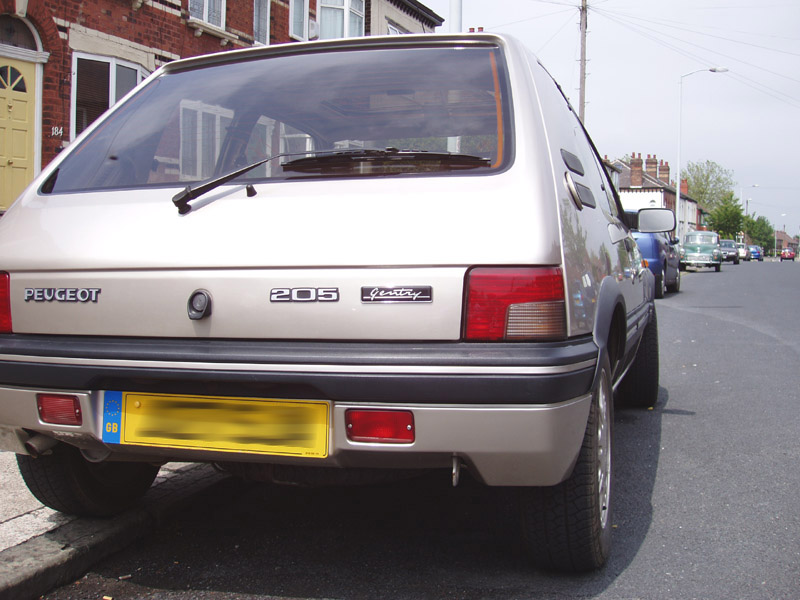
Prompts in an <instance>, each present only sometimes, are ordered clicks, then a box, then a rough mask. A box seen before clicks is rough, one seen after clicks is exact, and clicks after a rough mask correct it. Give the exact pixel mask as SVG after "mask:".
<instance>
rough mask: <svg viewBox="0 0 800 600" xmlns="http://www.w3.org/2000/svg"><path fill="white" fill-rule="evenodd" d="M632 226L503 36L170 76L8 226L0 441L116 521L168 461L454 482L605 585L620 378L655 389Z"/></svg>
mask: <svg viewBox="0 0 800 600" xmlns="http://www.w3.org/2000/svg"><path fill="white" fill-rule="evenodd" d="M423 66H424V68H423ZM631 219H632V218H628V217H626V216H624V213H623V211H622V209H621V206H620V203H619V199H618V197H617V195H616V192H615V191H614V188H613V186H612V184H611V183H610V181H609V178H608V176H607V174H606V172H605V170H604V168H603V167H602V162H601V160H600V158H599V155H598V153H597V151H596V150H595V148H594V147H593V145H592V143H591V141H590V139H589V138H588V136H587V135H586V133H585V132H584V130H583V127H582V126H581V123H580V122H579V120H578V119H577V117H576V115H575V114H574V112H573V111H572V109H571V107H570V106H569V104H568V103H567V101H566V100H565V98H564V96H563V95H562V94H561V92H560V90H559V88H558V87H557V86H556V84H555V83H554V82H553V80H552V79H551V78H550V76H549V75H548V73H547V72H546V71H545V70H544V68H543V67H542V66H541V65H540V64H539V63H538V61H537V59H536V58H535V57H534V56H533V55H532V54H531V53H530V52H529V51H527V50H526V49H525V48H524V47H523V46H522V45H521V44H519V43H518V42H516V41H515V40H513V39H511V38H507V37H502V36H496V35H489V34H476V35H463V36H462V35H458V36H448V35H443V36H435V35H424V36H397V37H391V38H388V37H387V38H364V39H356V40H335V41H325V42H314V43H305V44H292V45H282V46H271V47H262V48H257V49H249V50H241V51H232V52H227V53H221V54H217V55H211V56H203V57H196V58H190V59H187V60H181V61H176V62H173V63H170V64H168V65H166V66H164V67H162V68H161V69H159V70H158V71H156V72H155V73H153V74H152V76H150V77H149V78H148V79H147V80H146V81H145V82H143V84H142V85H141V86H140V87H138V88H137V89H136V90H135V91H134V92H133V93H132V94H131V95H129V96H128V97H127V98H126V99H125V100H124V101H123V102H121V103H120V104H118V105H116V106H115V107H114V108H113V109H112V110H111V111H109V112H108V113H107V114H106V115H104V116H103V117H102V118H101V119H100V120H99V121H97V122H96V123H94V124H93V125H92V126H91V127H90V128H89V129H88V130H87V131H85V132H84V133H83V134H82V135H81V137H80V138H78V139H77V140H75V141H74V143H73V144H71V145H70V147H69V148H68V149H67V150H65V151H64V152H63V153H62V154H61V155H60V156H59V157H58V159H57V160H55V161H54V162H53V163H52V164H50V165H49V166H48V167H47V168H46V169H45V170H44V171H43V172H42V173H41V175H40V176H39V177H38V179H37V180H36V181H35V182H34V183H33V184H32V185H31V186H29V188H28V189H27V190H26V191H25V192H24V194H23V195H22V197H21V198H20V199H19V200H18V201H17V202H16V203H15V204H14V206H13V207H12V208H11V209H10V210H9V211H8V213H7V214H6V215H5V216H4V217H3V219H2V221H0V269H2V271H3V272H2V273H0V330H1V331H2V333H0V447H2V448H3V449H5V450H10V451H13V452H16V453H17V454H18V462H19V467H20V470H21V472H22V475H23V477H24V479H25V481H26V483H27V484H28V486H29V488H30V489H31V491H32V492H33V494H34V495H36V497H37V498H39V499H40V500H41V501H42V502H43V503H44V504H46V505H48V506H51V507H53V508H55V509H57V510H59V511H63V512H67V513H73V514H78V515H110V514H114V513H117V512H119V511H122V510H125V509H126V508H128V507H129V506H131V505H132V504H133V503H134V502H136V501H137V500H138V499H139V498H140V497H141V496H142V495H143V494H145V492H146V490H147V489H148V487H149V486H150V484H151V482H152V481H153V478H154V477H155V475H156V473H157V471H158V468H159V465H160V464H163V463H165V462H167V461H176V460H178V461H203V462H213V463H216V464H218V465H220V466H221V467H222V468H225V469H227V470H229V471H230V472H232V473H235V474H238V475H242V476H246V477H250V478H258V479H272V480H276V481H282V482H286V481H290V482H305V483H312V484H313V483H323V482H329V481H337V480H338V479H339V478H340V476H343V477H346V478H347V479H348V480H353V479H357V480H363V481H369V480H370V478H372V477H373V476H385V475H393V474H399V473H403V474H405V473H407V472H409V471H410V472H418V471H430V470H440V471H441V472H442V474H443V476H446V477H448V478H452V482H453V485H456V484H457V483H458V481H459V478H460V477H461V476H463V475H464V473H467V474H469V476H471V477H472V478H474V479H477V480H478V481H480V482H483V483H485V484H486V485H490V486H510V487H515V488H517V491H518V498H517V500H516V501H519V502H520V503H521V504H522V507H523V510H522V520H521V525H520V527H521V531H522V532H523V533H524V537H525V540H526V543H527V544H528V546H529V548H530V551H531V554H532V556H533V558H534V560H535V561H536V564H538V565H540V566H544V567H548V568H556V569H565V570H585V569H592V568H596V567H599V566H600V565H602V564H603V563H604V561H605V560H606V558H607V556H608V553H609V549H610V540H611V523H612V520H611V517H610V513H611V511H612V510H613V506H614V502H613V494H612V490H613V485H612V466H613V461H612V450H613V443H612V439H613V438H612V425H613V416H612V415H613V408H614V402H613V399H614V393H615V392H614V390H615V389H616V390H617V395H618V400H619V401H620V402H627V403H628V404H631V405H638V406H650V405H652V404H653V403H654V402H655V401H656V396H657V392H658V337H657V324H656V313H655V305H654V302H653V295H654V280H653V276H652V273H651V272H650V271H649V270H648V269H647V268H644V267H643V266H642V260H641V256H640V255H639V254H638V250H637V247H636V243H635V242H634V240H633V238H632V236H631V232H630V227H631V226H637V227H638V229H639V230H640V231H667V230H671V229H673V228H674V226H675V221H674V216H673V215H672V213H671V211H668V210H658V209H650V210H644V211H641V212H640V213H639V214H638V215H636V220H638V223H632V222H629V221H631ZM567 498H573V500H572V501H566V499H567Z"/></svg>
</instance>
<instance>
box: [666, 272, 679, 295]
mask: <svg viewBox="0 0 800 600" xmlns="http://www.w3.org/2000/svg"><path fill="white" fill-rule="evenodd" d="M667 291H668V292H670V293H673V294H677V293H678V292H680V291H681V272H680V269H678V270H676V271H675V281H673V282H672V283H671V284H670V285H668V286H667Z"/></svg>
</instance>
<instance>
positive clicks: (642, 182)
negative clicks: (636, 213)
mask: <svg viewBox="0 0 800 600" xmlns="http://www.w3.org/2000/svg"><path fill="white" fill-rule="evenodd" d="M609 164H610V165H611V167H612V168H613V169H614V170H615V171H617V173H618V175H617V178H618V187H617V189H618V190H619V195H620V200H621V201H622V206H623V208H624V209H625V210H640V209H642V208H669V209H670V210H672V212H674V213H675V220H676V222H677V227H676V234H677V236H678V237H679V238H680V239H683V237H684V236H685V235H686V233H688V232H689V231H693V230H695V229H702V228H703V226H702V223H703V218H702V215H703V213H702V210H701V209H700V207H699V206H698V204H697V201H696V200H694V199H693V198H692V197H691V196H689V190H688V184H687V182H686V180H685V179H684V180H683V181H681V189H680V200H679V201H676V190H675V184H674V182H672V181H671V180H670V168H669V163H668V162H664V161H663V160H661V161H659V160H658V158H657V157H656V155H655V154H653V155H652V156H651V155H649V154H648V155H647V158H646V159H645V160H642V155H641V153H639V154H636V153H635V152H634V153H633V154H632V155H631V159H630V160H629V161H624V160H620V159H617V160H614V161H610V163H609Z"/></svg>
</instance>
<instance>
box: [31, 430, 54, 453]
mask: <svg viewBox="0 0 800 600" xmlns="http://www.w3.org/2000/svg"><path fill="white" fill-rule="evenodd" d="M57 443H58V440H57V439H54V438H51V437H48V436H46V435H42V434H40V433H38V434H36V435H34V436H33V437H32V438H30V439H28V441H26V442H25V450H27V451H28V454H30V455H31V456H32V457H33V458H39V457H40V456H42V455H43V454H46V453H47V452H49V451H50V449H51V448H52V447H53V446H55V445H56V444H57Z"/></svg>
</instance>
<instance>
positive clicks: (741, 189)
mask: <svg viewBox="0 0 800 600" xmlns="http://www.w3.org/2000/svg"><path fill="white" fill-rule="evenodd" d="M747 187H748V188H757V187H758V184H757V183H753V184H751V185H748V186H747ZM739 202H744V216H745V219H746V218H747V215H748V211H749V209H750V198H748V199H747V200H745V199H744V186H743V185H741V186H739ZM742 230H743V232H744V239H743V240H742V241H743V242H744V243H745V245H747V221H745V223H744V227H742Z"/></svg>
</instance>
